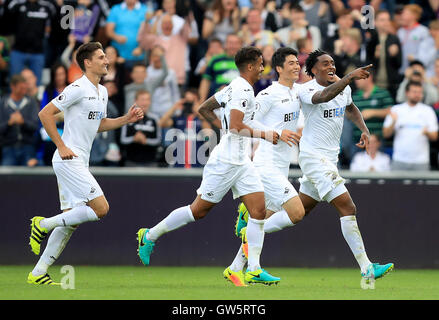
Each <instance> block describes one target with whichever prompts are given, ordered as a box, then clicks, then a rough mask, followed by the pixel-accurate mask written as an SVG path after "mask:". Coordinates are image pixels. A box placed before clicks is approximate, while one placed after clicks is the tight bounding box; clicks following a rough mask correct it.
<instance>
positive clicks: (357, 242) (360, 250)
mask: <svg viewBox="0 0 439 320" xmlns="http://www.w3.org/2000/svg"><path fill="white" fill-rule="evenodd" d="M340 222H341V231H342V233H343V237H344V238H345V240H346V242H347V243H348V245H349V248H351V251H352V253H353V254H354V257H355V259H356V260H357V262H358V265H359V266H360V268H361V272H365V271H366V268H367V266H368V265H369V264H371V262H370V260H369V258H368V257H367V254H366V249H365V248H364V244H363V239H362V238H361V233H360V229H359V228H358V224H357V218H356V217H355V216H345V217H341V218H340Z"/></svg>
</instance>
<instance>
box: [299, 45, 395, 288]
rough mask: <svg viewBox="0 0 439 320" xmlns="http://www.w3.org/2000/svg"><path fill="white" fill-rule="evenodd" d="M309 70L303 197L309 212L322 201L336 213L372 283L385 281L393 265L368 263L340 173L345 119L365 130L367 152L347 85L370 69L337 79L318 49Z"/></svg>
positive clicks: (302, 94)
mask: <svg viewBox="0 0 439 320" xmlns="http://www.w3.org/2000/svg"><path fill="white" fill-rule="evenodd" d="M305 67H306V72H307V74H308V75H309V76H311V77H312V78H313V79H312V80H310V81H309V82H307V83H305V84H303V86H302V87H301V89H300V91H299V98H300V101H301V103H302V110H303V113H304V116H305V126H304V129H303V132H302V138H301V140H300V148H299V149H300V153H299V165H300V168H301V169H302V172H303V176H302V178H301V179H300V180H299V181H300V189H299V196H300V199H301V200H302V204H303V206H304V208H305V214H308V213H309V212H310V211H311V210H312V209H313V208H314V207H315V206H316V205H317V204H318V203H319V202H322V201H326V202H328V203H330V204H331V205H332V206H334V207H335V208H336V209H337V211H338V213H339V216H340V223H341V231H342V234H343V236H344V238H345V240H346V242H347V243H348V245H349V248H350V249H351V251H352V253H353V255H354V257H355V259H356V260H357V262H358V264H359V266H360V269H361V275H362V277H363V278H364V279H365V280H366V283H368V282H369V281H371V279H373V278H375V279H378V278H381V277H382V276H383V275H384V274H386V273H387V272H389V271H391V270H392V269H393V267H394V265H393V263H388V264H385V265H380V264H378V263H371V262H370V260H369V258H368V256H367V254H366V249H365V247H364V244H363V240H362V237H361V234H360V230H359V228H358V224H357V219H356V212H357V209H356V206H355V204H354V202H353V200H352V198H351V196H350V194H349V192H348V190H347V189H346V187H345V185H344V182H345V180H344V179H343V178H342V177H341V176H340V175H339V172H338V169H337V162H338V154H339V151H340V147H339V146H340V136H341V132H342V128H343V119H344V116H345V115H346V117H347V118H348V119H349V120H351V121H352V122H353V123H354V124H355V125H356V126H357V127H358V128H359V129H360V130H361V132H362V133H361V138H360V141H359V142H358V143H357V146H358V147H359V148H362V149H366V151H368V144H369V135H370V133H369V130H368V129H367V126H366V124H365V123H364V120H363V117H362V115H361V112H360V111H359V110H358V108H357V106H356V105H355V104H354V103H353V102H352V97H351V88H350V87H349V84H350V83H351V82H352V81H354V80H355V79H365V78H367V77H368V76H369V71H368V70H369V69H370V68H371V67H372V65H368V66H366V67H362V68H358V69H355V70H354V71H352V72H351V73H349V74H347V75H346V76H344V77H343V78H342V79H340V80H339V81H336V79H335V71H336V70H335V64H334V60H333V58H332V57H331V56H330V55H329V54H327V53H325V52H324V51H320V50H316V51H314V52H312V53H311V54H310V55H309V57H308V58H307V60H306V62H305Z"/></svg>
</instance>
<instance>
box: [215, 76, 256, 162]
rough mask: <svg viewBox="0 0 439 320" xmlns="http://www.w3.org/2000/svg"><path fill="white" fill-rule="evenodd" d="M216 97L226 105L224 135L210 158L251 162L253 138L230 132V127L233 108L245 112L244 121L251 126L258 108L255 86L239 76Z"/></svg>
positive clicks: (222, 119) (223, 123)
mask: <svg viewBox="0 0 439 320" xmlns="http://www.w3.org/2000/svg"><path fill="white" fill-rule="evenodd" d="M214 97H215V99H216V101H217V102H218V103H219V104H220V105H222V106H223V107H224V111H223V112H221V125H222V133H223V135H222V137H221V140H220V142H219V144H218V145H217V146H216V147H215V148H214V149H213V151H212V154H211V155H210V158H212V159H218V160H221V161H223V162H227V163H231V164H236V165H242V164H244V163H246V162H249V161H250V157H249V155H250V142H251V138H249V137H244V136H241V135H238V134H237V133H233V132H230V131H229V128H230V111H231V110H232V109H236V110H239V111H241V112H242V113H244V118H243V123H244V124H247V125H249V126H250V123H251V121H252V118H253V117H254V113H255V109H256V105H255V94H254V91H253V87H252V86H251V85H250V83H248V81H247V80H245V79H244V78H242V77H238V78H236V79H234V80H233V81H232V82H231V83H230V84H229V85H228V86H227V87H225V88H223V89H222V90H220V91H218V92H217V93H215V95H214Z"/></svg>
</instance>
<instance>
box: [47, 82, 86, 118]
mask: <svg viewBox="0 0 439 320" xmlns="http://www.w3.org/2000/svg"><path fill="white" fill-rule="evenodd" d="M82 96H83V92H82V90H81V88H80V87H79V86H78V85H77V84H74V83H72V84H70V85H68V86H67V87H66V88H65V89H64V90H63V91H62V92H61V94H60V95H58V96H57V97H56V98H54V99H52V103H53V104H54V105H55V107H57V108H58V109H59V110H61V111H64V110H65V109H67V108H69V107H70V106H72V105H73V104H75V103H76V102H77V101H78V100H79V99H80V98H81V97H82Z"/></svg>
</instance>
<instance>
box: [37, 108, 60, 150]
mask: <svg viewBox="0 0 439 320" xmlns="http://www.w3.org/2000/svg"><path fill="white" fill-rule="evenodd" d="M60 112H61V111H60V110H59V109H58V108H57V107H55V105H54V104H53V103H52V102H50V103H48V104H47V105H46V106H45V107H44V108H43V109H42V110H41V111H40V112H39V113H38V117H39V118H40V121H41V124H42V125H43V127H44V129H45V130H46V132H47V134H48V136H49V137H50V139H52V141H53V143H54V144H55V145H56V147H57V148H60V147H63V146H64V141H62V139H61V136H60V134H59V132H58V129H57V127H56V122H57V121H56V115H57V114H58V113H60Z"/></svg>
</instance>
